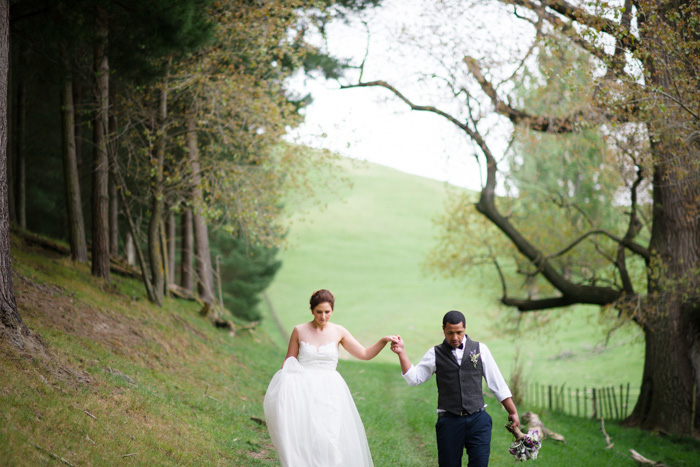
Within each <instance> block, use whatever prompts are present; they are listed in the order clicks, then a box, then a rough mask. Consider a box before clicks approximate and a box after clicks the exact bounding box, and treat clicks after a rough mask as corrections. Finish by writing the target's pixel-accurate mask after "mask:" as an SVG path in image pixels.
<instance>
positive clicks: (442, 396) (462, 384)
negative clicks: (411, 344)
mask: <svg viewBox="0 0 700 467" xmlns="http://www.w3.org/2000/svg"><path fill="white" fill-rule="evenodd" d="M470 353H471V354H472V355H476V354H478V353H479V343H478V342H474V341H472V340H470V339H469V338H467V339H466V340H465V342H464V356H463V357H462V364H461V365H457V360H456V359H455V356H454V355H453V354H452V347H451V346H450V344H448V343H447V341H446V340H445V341H443V343H442V344H440V345H436V346H435V367H436V368H435V377H436V379H437V388H438V409H440V410H446V411H448V412H452V413H455V414H460V413H465V412H466V413H467V414H472V413H475V412H478V411H479V410H481V409H482V408H483V407H484V393H483V391H482V389H481V376H482V374H483V372H482V369H483V367H482V364H481V358H480V357H479V358H478V359H477V362H476V365H474V363H473V362H472V360H471V358H470V357H469V355H470Z"/></svg>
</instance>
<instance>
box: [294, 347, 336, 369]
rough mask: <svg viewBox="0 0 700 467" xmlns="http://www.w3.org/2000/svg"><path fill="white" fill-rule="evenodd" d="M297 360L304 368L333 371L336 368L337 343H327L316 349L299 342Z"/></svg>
mask: <svg viewBox="0 0 700 467" xmlns="http://www.w3.org/2000/svg"><path fill="white" fill-rule="evenodd" d="M297 360H299V363H300V364H301V366H303V367H304V368H309V369H316V370H330V371H335V369H336V367H337V366H338V343H337V342H327V343H325V344H323V345H321V346H319V347H316V346H314V345H311V344H309V343H308V342H304V341H301V342H300V343H299V356H298V357H297Z"/></svg>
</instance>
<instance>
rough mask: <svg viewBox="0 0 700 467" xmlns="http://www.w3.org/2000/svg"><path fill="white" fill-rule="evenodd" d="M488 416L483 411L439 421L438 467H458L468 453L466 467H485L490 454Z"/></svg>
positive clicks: (437, 431)
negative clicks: (465, 452)
mask: <svg viewBox="0 0 700 467" xmlns="http://www.w3.org/2000/svg"><path fill="white" fill-rule="evenodd" d="M492 425H493V422H492V420H491V416H490V415H489V414H488V413H487V412H486V411H485V410H482V411H480V412H476V413H474V414H471V415H465V416H451V415H447V416H442V417H438V419H437V423H436V424H435V434H436V435H437V446H438V462H439V465H440V467H461V465H462V454H463V453H464V449H466V450H467V456H468V457H469V464H468V465H469V467H486V466H488V465H489V455H490V454H491V427H492Z"/></svg>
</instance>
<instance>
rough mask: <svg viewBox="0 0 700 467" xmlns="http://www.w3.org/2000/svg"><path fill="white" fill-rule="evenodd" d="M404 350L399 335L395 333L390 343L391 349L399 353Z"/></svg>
mask: <svg viewBox="0 0 700 467" xmlns="http://www.w3.org/2000/svg"><path fill="white" fill-rule="evenodd" d="M403 350H404V343H403V339H401V336H399V335H398V334H397V335H396V340H395V341H394V342H392V343H391V351H392V352H394V353H395V354H399V353H401V352H403Z"/></svg>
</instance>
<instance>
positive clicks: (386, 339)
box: [382, 335, 401, 347]
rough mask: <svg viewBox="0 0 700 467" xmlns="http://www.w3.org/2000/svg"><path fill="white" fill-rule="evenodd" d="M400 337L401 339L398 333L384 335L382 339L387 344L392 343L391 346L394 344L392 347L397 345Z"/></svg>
mask: <svg viewBox="0 0 700 467" xmlns="http://www.w3.org/2000/svg"><path fill="white" fill-rule="evenodd" d="M398 339H401V338H400V337H399V336H398V335H394V336H384V337H382V341H383V342H384V343H385V344H388V343H391V346H392V347H393V346H394V345H396V342H397V340H398Z"/></svg>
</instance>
